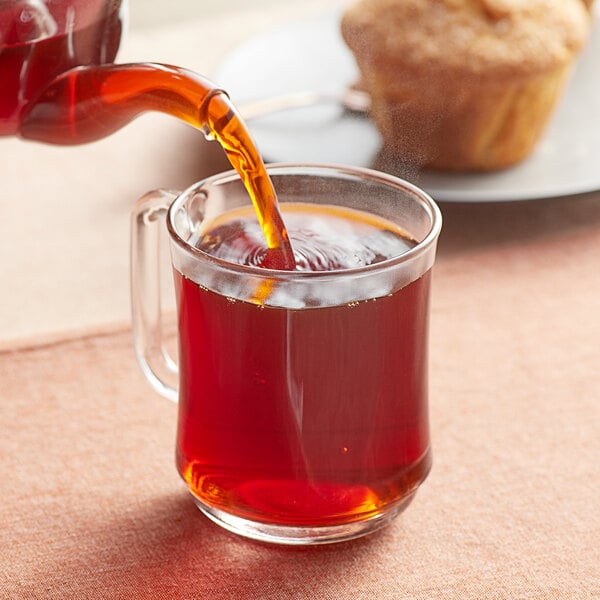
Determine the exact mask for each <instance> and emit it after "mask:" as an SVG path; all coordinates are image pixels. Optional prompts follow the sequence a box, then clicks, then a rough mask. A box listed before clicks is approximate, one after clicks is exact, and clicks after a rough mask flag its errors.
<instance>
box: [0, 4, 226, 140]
mask: <svg viewBox="0 0 600 600" xmlns="http://www.w3.org/2000/svg"><path fill="white" fill-rule="evenodd" d="M125 13H126V0H0V86H1V87H0V135H5V136H6V135H16V136H20V137H22V138H26V139H30V140H36V141H41V142H46V143H53V144H81V143H86V142H90V141H94V140H97V139H100V138H103V137H106V136H107V135H109V134H111V133H112V132H114V131H115V130H117V129H119V128H121V127H122V126H123V125H125V124H127V123H128V122H129V121H131V119H133V118H134V117H135V116H137V115H138V114H140V113H142V112H145V111H161V112H165V113H167V114H170V115H172V116H175V117H177V118H179V119H181V120H184V121H187V122H188V123H190V124H192V125H194V126H196V127H198V128H203V127H204V125H205V124H206V121H207V116H206V114H205V113H206V105H207V104H208V101H209V100H210V98H212V97H213V96H214V95H216V94H221V93H223V90H220V89H218V88H216V86H215V85H214V84H213V83H212V82H210V81H209V80H207V79H206V78H204V77H201V76H200V75H197V74H196V73H193V72H191V71H188V70H186V69H181V68H179V67H173V66H170V65H158V64H151V63H142V64H128V65H119V64H114V63H113V61H114V59H115V56H116V54H117V50H118V48H119V44H120V41H121V36H122V33H123V29H124V17H125Z"/></svg>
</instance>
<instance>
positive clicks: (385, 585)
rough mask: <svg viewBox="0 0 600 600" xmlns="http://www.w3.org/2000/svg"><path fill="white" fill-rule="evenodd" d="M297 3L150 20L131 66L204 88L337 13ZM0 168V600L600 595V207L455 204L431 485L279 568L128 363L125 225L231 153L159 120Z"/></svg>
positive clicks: (11, 154)
mask: <svg viewBox="0 0 600 600" xmlns="http://www.w3.org/2000/svg"><path fill="white" fill-rule="evenodd" d="M135 4H136V3H135V2H134V3H133V5H134V6H135ZM281 4H282V3H274V2H268V1H264V2H262V3H261V4H260V6H259V7H258V8H257V7H255V8H254V9H253V8H248V7H247V6H246V5H244V4H243V3H238V5H237V9H236V10H235V11H234V12H230V13H225V12H219V11H216V10H215V11H212V12H210V14H208V15H207V16H204V15H203V14H200V12H199V11H197V12H196V13H195V14H194V15H190V17H189V18H188V19H186V20H182V21H177V20H167V19H165V22H164V23H156V21H152V22H150V21H143V20H142V21H140V25H139V26H138V27H136V28H135V29H134V30H133V31H131V33H130V35H129V37H128V38H127V41H126V43H125V45H124V47H123V51H122V55H121V58H123V59H128V60H160V61H162V62H171V63H175V64H177V63H179V64H184V65H185V66H188V67H190V68H192V69H196V70H198V71H200V72H203V73H205V74H208V75H210V74H211V72H213V71H214V69H215V67H216V65H217V64H218V62H219V59H220V57H222V56H223V54H224V53H225V52H226V51H227V50H228V49H230V48H233V47H234V46H235V45H236V44H238V43H239V42H240V41H241V40H243V39H244V38H245V37H247V36H248V35H252V34H253V33H255V32H258V31H260V30H261V29H264V28H266V27H270V26H272V24H273V23H276V22H282V23H283V22H285V21H287V20H289V19H293V18H297V17H299V16H302V15H304V14H308V13H310V12H316V11H318V10H322V9H323V6H324V3H323V2H305V3H299V5H296V4H295V5H294V6H281ZM290 4H291V3H290ZM329 4H331V6H334V5H341V4H342V3H341V2H331V3H329ZM138 5H139V1H138ZM267 8H268V10H267ZM165 140H168V142H166V141H165ZM174 150H176V151H174ZM0 157H1V158H2V160H1V161H0V174H1V180H2V183H3V195H2V197H1V198H0V207H1V210H2V220H1V221H0V255H1V256H2V262H1V264H0V284H1V285H2V290H3V293H2V295H1V302H2V304H1V305H0V389H1V390H2V392H1V396H2V402H1V403H0V497H1V498H2V503H1V504H0V598H2V599H4V598H10V599H12V598H19V599H20V598H214V599H218V598H316V599H325V598H327V599H328V598H336V599H337V598H352V599H355V598H384V599H386V598H390V599H399V598H411V599H413V598H416V599H420V598H422V599H426V598H427V599H429V598H536V599H537V598H552V599H555V598H561V599H562V598H565V599H566V598H569V599H570V598H597V597H600V570H599V565H600V552H599V550H598V546H599V544H598V540H599V539H600V517H599V514H600V511H599V510H598V508H599V506H598V497H599V493H600V469H599V466H598V465H599V461H598V457H599V456H600V435H599V432H600V428H599V425H600V410H599V406H600V370H599V368H598V365H599V364H600V275H599V272H598V263H599V262H600V193H592V194H586V195H581V196H577V197H566V198H557V199H548V200H539V201H533V202H511V203H485V204H483V203H482V204H461V203H444V204H442V205H441V208H442V212H443V216H444V228H443V232H442V235H441V238H440V245H439V251H438V260H437V263H436V266H435V269H434V282H433V296H432V306H431V311H432V322H431V340H430V349H431V350H430V353H431V356H430V379H431V383H430V406H431V421H432V438H433V453H434V467H433V470H432V472H431V475H430V476H429V478H428V479H427V481H426V482H425V483H424V485H423V486H422V488H421V489H420V491H419V493H418V494H417V497H416V499H415V501H414V502H413V503H412V505H411V506H410V507H409V508H408V509H407V511H406V512H405V513H404V514H402V515H401V516H400V517H399V518H398V519H397V520H396V521H395V522H394V524H393V525H392V526H391V527H389V528H387V529H385V530H383V531H381V532H379V533H376V534H374V535H372V536H370V537H367V538H363V539H360V540H356V541H354V542H348V543H344V544H338V545H332V546H322V547H313V548H285V547H272V546H268V545H265V544H260V543H255V542H251V541H247V540H243V539H240V538H237V537H236V536H234V535H232V534H230V533H228V532H225V531H222V530H221V529H220V528H218V527H217V526H216V525H214V524H212V523H210V522H209V521H207V520H206V519H205V518H204V517H202V516H201V515H200V514H199V512H198V511H197V509H196V508H195V507H194V505H193V503H192V501H191V499H190V498H189V496H188V493H187V491H186V490H185V486H184V484H183V483H182V482H181V481H180V480H179V478H178V476H177V474H176V472H175V468H174V464H173V463H174V460H173V454H174V449H173V448H174V435H175V419H176V407H175V405H173V404H171V403H169V402H168V401H166V400H164V399H162V398H160V397H158V396H157V395H156V394H155V393H154V392H153V391H152V390H151V389H150V388H149V386H148V385H147V384H146V382H145V381H144V379H143V377H142V375H141V373H140V372H139V370H138V367H137V365H136V362H135V359H134V356H133V351H132V346H131V332H130V327H129V299H128V298H129V284H128V243H129V211H130V210H131V207H132V204H133V202H134V201H135V199H136V198H137V197H138V196H140V195H141V194H142V193H143V192H145V191H146V190H147V189H151V188H155V187H171V188H173V187H174V188H181V187H184V186H186V185H188V184H189V183H191V182H192V181H194V180H196V179H198V178H199V177H202V176H204V175H206V174H209V173H213V172H216V171H219V170H222V169H223V168H226V167H227V163H226V161H225V159H224V157H223V155H222V153H221V152H220V149H219V148H218V147H216V146H215V145H214V144H210V143H208V142H206V141H205V140H204V139H203V138H202V137H201V136H198V135H197V134H196V133H195V132H193V131H191V130H190V129H188V128H186V127H184V126H181V125H179V124H178V123H174V122H173V121H171V120H169V119H166V118H161V117H157V116H153V115H148V116H145V117H143V118H141V119H139V120H138V121H136V122H134V123H133V124H131V125H130V126H129V127H127V128H126V129H125V130H123V131H121V132H119V133H118V134H115V135H114V136H112V137H111V138H109V139H106V140H103V141H101V142H98V143H96V144H91V145H89V146H83V147H79V148H50V147H45V146H37V145H34V144H29V143H25V142H21V141H18V140H13V139H2V140H0Z"/></svg>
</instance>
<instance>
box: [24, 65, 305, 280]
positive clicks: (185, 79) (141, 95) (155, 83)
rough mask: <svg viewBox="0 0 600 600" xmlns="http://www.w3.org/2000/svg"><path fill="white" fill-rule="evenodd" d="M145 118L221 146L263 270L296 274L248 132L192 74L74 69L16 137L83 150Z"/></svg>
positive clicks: (141, 68)
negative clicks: (184, 126) (251, 223)
mask: <svg viewBox="0 0 600 600" xmlns="http://www.w3.org/2000/svg"><path fill="white" fill-rule="evenodd" d="M147 111H158V112H163V113H166V114H168V115H171V116H174V117H176V118H178V119H180V120H182V121H185V122H186V123H189V124H190V125H192V126H194V127H196V128H197V129H201V130H203V131H205V133H208V134H210V135H211V136H212V137H214V138H215V139H216V140H218V142H219V143H220V144H221V146H222V147H223V149H224V151H225V153H226V154H227V157H228V158H229V161H230V162H231V164H232V166H233V167H234V168H235V169H236V171H237V172H238V174H239V176H240V177H241V179H242V181H243V182H244V185H245V187H246V189H247V191H248V194H249V196H250V198H251V200H252V203H253V205H254V208H255V211H256V215H257V217H258V221H259V223H260V226H261V229H262V231H263V234H264V237H265V241H266V246H267V247H266V250H265V252H264V255H263V257H262V261H261V264H260V266H262V267H267V268H273V269H280V270H293V269H294V268H295V260H294V253H293V250H292V247H291V244H290V241H289V238H288V234H287V230H286V228H285V225H284V223H283V219H282V218H281V213H280V211H279V206H278V203H277V196H276V194H275V190H274V189H273V185H272V183H271V180H270V178H269V176H268V174H267V172H266V169H265V165H264V163H263V160H262V158H261V157H260V154H259V153H258V151H257V149H256V146H255V144H254V142H253V140H252V136H251V134H250V132H249V130H248V128H247V126H246V125H245V123H244V122H243V120H242V119H241V117H240V115H239V114H238V113H237V111H236V109H235V107H234V105H233V104H232V102H231V101H230V100H229V97H228V96H227V94H226V93H225V92H224V91H223V90H221V89H219V88H218V87H215V85H214V84H212V83H211V82H210V81H209V80H208V79H206V78H204V77H202V76H200V75H197V74H196V73H194V72H192V71H189V70H187V69H183V68H180V67H173V66H168V65H160V64H153V63H145V64H129V65H101V66H97V67H94V68H88V67H79V68H75V69H71V70H69V71H67V72H66V73H64V74H62V75H60V76H59V77H57V78H56V79H55V80H54V81H53V82H52V83H51V84H50V85H49V86H48V87H47V88H46V89H45V90H44V91H43V92H42V94H41V95H40V96H39V97H38V98H37V99H36V101H35V102H34V103H32V104H31V106H29V107H28V108H27V110H26V111H25V112H24V115H23V117H22V119H21V124H20V135H21V136H22V137H24V138H26V139H29V140H37V141H41V142H47V143H53V144H83V143H87V142H93V141H95V140H98V139H101V138H104V137H106V136H108V135H110V134H111V133H113V132H115V131H117V130H118V129H120V128H122V127H123V126H125V125H127V124H128V123H129V122H130V121H131V120H133V119H134V118H135V117H137V116H138V115H140V114H142V113H144V112H147Z"/></svg>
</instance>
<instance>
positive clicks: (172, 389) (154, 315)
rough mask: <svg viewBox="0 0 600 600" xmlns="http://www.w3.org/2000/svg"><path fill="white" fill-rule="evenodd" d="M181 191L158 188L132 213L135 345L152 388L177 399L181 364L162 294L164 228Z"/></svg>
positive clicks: (143, 198)
mask: <svg viewBox="0 0 600 600" xmlns="http://www.w3.org/2000/svg"><path fill="white" fill-rule="evenodd" d="M178 195H179V193H178V192H172V191H167V190H155V191H153V192H149V193H147V194H145V195H144V196H142V197H141V198H140V199H139V200H138V201H137V203H136V204H135V206H134V208H133V211H132V214H131V249H130V252H131V256H130V261H131V282H130V285H131V317H132V326H133V344H134V348H135V354H136V357H137V360H138V363H139V365H140V368H141V369H142V372H143V373H144V375H145V376H146V378H147V379H148V381H149V382H150V384H151V385H152V387H153V388H154V389H155V390H156V391H157V392H158V393H159V394H161V395H162V396H165V397H166V398H169V400H173V401H174V402H176V401H177V397H178V392H177V381H178V372H179V370H178V367H177V363H176V362H175V361H174V360H173V358H172V357H171V356H170V355H169V353H168V351H167V349H166V347H165V343H164V335H163V322H162V305H161V293H160V260H159V256H160V229H161V228H163V227H164V223H165V217H166V214H167V210H168V208H169V206H170V205H171V203H172V202H173V200H174V199H175V198H176V197H177V196H178Z"/></svg>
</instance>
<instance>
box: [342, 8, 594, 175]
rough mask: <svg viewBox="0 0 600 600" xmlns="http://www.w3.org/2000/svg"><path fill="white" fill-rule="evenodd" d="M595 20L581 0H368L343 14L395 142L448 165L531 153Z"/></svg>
mask: <svg viewBox="0 0 600 600" xmlns="http://www.w3.org/2000/svg"><path fill="white" fill-rule="evenodd" d="M589 28H590V18H589V14H588V12H587V10H586V8H585V6H584V4H583V3H582V2H581V0H359V2H357V3H356V4H354V5H352V6H350V7H349V8H348V9H347V10H346V12H345V13H344V15H343V17H342V22H341V31H342V36H343V38H344V40H345V41H346V43H347V45H348V47H349V48H350V49H351V51H352V52H353V54H354V56H355V59H356V62H357V65H358V68H359V70H360V74H361V80H362V84H363V85H364V86H365V88H366V89H367V90H368V91H369V93H370V94H371V97H372V117H373V119H374V122H375V123H376V125H377V127H378V129H379V131H380V132H381V135H382V138H383V142H384V148H385V149H386V151H388V152H391V153H392V154H395V155H397V156H399V157H400V158H401V159H403V160H405V161H409V162H413V163H416V164H418V165H428V166H430V167H433V168H439V169H447V170H492V169H500V168H503V167H507V166H509V165H512V164H514V163H516V162H518V161H520V160H522V159H523V158H525V157H526V156H528V155H529V154H530V153H531V151H532V150H533V148H534V146H535V144H536V142H537V140H538V139H539V137H540V135H541V133H542V131H543V129H544V127H545V125H546V123H547V121H548V118H549V116H550V114H551V112H552V109H553V108H554V106H555V105H556V103H557V100H558V99H559V97H560V95H561V92H562V90H563V89H564V86H565V82H566V80H567V78H568V75H569V72H570V69H571V66H572V65H573V63H574V60H575V58H576V56H577V54H578V52H579V50H580V49H581V47H582V46H583V44H584V42H585V40H586V38H587V35H588V31H589Z"/></svg>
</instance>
